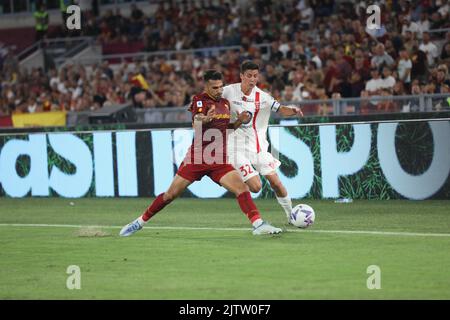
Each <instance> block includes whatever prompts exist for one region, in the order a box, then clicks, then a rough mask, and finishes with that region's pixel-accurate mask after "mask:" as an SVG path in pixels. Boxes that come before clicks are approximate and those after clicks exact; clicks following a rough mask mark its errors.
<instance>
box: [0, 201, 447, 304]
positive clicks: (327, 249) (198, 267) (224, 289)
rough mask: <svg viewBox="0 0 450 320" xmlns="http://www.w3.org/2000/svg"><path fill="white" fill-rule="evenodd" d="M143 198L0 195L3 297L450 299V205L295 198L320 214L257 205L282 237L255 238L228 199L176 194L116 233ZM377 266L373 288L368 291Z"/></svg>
mask: <svg viewBox="0 0 450 320" xmlns="http://www.w3.org/2000/svg"><path fill="white" fill-rule="evenodd" d="M151 200H152V199H142V198H141V199H74V200H70V199H62V198H27V199H10V198H2V199H0V270H1V271H0V299H173V300H177V299H202V300H203V299H205V300H207V299H227V300H228V299H231V300H234V299H288V300H290V299H295V300H297V299H449V298H450V202H448V201H420V202H419V201H401V200H391V201H355V202H353V203H351V204H335V203H334V202H333V201H332V200H328V201H326V200H321V201H318V200H307V199H302V200H301V201H298V200H297V201H294V204H297V203H299V202H303V203H308V204H310V205H311V206H312V207H313V208H314V209H315V211H316V215H317V217H316V223H315V224H314V225H313V226H312V227H311V228H309V229H306V230H300V229H297V228H294V227H291V226H287V225H286V221H285V216H284V213H283V212H282V211H281V207H280V206H279V205H278V203H277V202H276V201H275V200H257V201H256V204H257V206H258V207H259V209H260V210H261V212H262V214H263V217H264V218H265V219H266V220H268V221H270V222H272V223H273V224H274V225H276V226H280V227H282V228H283V229H285V231H286V232H284V233H283V234H281V235H277V236H253V235H252V234H251V231H250V224H249V223H248V221H247V219H246V217H245V216H244V215H243V214H242V213H241V212H240V210H239V207H238V205H237V202H236V201H235V200H234V199H221V200H212V199H210V200H202V199H178V200H176V201H175V202H174V203H172V204H170V205H169V206H168V207H167V208H166V209H165V210H164V211H163V212H161V213H159V214H158V215H156V216H155V217H154V219H153V220H152V221H151V222H150V223H149V224H147V226H146V228H145V229H144V230H141V231H139V232H138V233H136V234H135V235H133V236H131V237H128V238H122V237H119V236H118V232H119V230H120V227H121V226H123V225H125V224H126V223H128V222H130V221H131V220H133V219H134V218H136V217H137V216H138V215H139V214H140V213H141V212H142V211H143V210H144V209H145V208H146V206H147V205H148V204H149V203H150V202H151ZM71 202H73V203H72V204H71ZM80 226H102V227H96V228H93V229H89V228H86V227H80ZM371 231H375V232H374V233H371ZM71 265H76V266H78V267H79V268H80V272H81V277H80V279H81V289H79V290H77V289H73V290H69V289H68V288H67V286H66V283H67V280H68V278H69V277H70V276H71V274H68V273H67V268H68V267H69V266H71ZM373 265H376V266H378V267H379V270H380V273H379V276H380V277H379V279H380V285H381V288H380V289H368V287H367V282H368V278H369V277H373V276H375V275H374V274H372V273H371V272H369V273H368V267H369V266H373ZM369 270H370V269H369ZM369 282H370V281H369Z"/></svg>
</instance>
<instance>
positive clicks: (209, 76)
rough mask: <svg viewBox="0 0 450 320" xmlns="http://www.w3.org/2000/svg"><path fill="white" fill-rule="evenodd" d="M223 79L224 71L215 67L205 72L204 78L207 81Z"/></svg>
mask: <svg viewBox="0 0 450 320" xmlns="http://www.w3.org/2000/svg"><path fill="white" fill-rule="evenodd" d="M222 79H223V76H222V73H221V72H219V71H217V70H214V69H210V70H206V71H205V73H204V74H203V80H204V81H205V82H208V81H209V80H222Z"/></svg>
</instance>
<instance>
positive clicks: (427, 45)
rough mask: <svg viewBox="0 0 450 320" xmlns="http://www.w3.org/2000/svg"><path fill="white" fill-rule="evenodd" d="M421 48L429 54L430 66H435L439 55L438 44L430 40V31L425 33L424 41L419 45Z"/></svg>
mask: <svg viewBox="0 0 450 320" xmlns="http://www.w3.org/2000/svg"><path fill="white" fill-rule="evenodd" d="M419 50H421V51H423V52H425V53H426V55H427V62H428V66H429V67H432V66H434V63H435V59H436V58H437V57H438V56H439V54H438V49H437V47H436V45H435V44H434V43H433V42H431V41H430V33H429V32H424V33H423V42H422V43H421V44H420V46H419Z"/></svg>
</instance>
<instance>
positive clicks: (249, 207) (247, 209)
mask: <svg viewBox="0 0 450 320" xmlns="http://www.w3.org/2000/svg"><path fill="white" fill-rule="evenodd" d="M237 201H238V202H239V206H240V207H241V210H242V211H243V212H244V213H245V215H246V216H247V218H248V220H250V222H251V223H253V222H254V221H255V220H256V219H261V215H260V214H259V211H258V208H256V205H255V203H254V202H253V199H252V196H251V195H250V192H248V191H247V192H242V193H241V194H240V195H238V196H237Z"/></svg>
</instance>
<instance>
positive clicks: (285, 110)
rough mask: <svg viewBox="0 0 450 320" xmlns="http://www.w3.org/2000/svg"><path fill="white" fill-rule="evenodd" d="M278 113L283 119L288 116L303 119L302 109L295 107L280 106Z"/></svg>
mask: <svg viewBox="0 0 450 320" xmlns="http://www.w3.org/2000/svg"><path fill="white" fill-rule="evenodd" d="M278 113H279V114H281V115H282V116H284V117H289V116H299V117H303V112H302V109H301V108H300V107H297V106H280V108H279V109H278Z"/></svg>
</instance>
